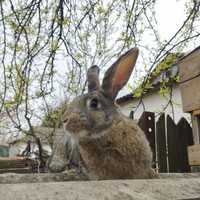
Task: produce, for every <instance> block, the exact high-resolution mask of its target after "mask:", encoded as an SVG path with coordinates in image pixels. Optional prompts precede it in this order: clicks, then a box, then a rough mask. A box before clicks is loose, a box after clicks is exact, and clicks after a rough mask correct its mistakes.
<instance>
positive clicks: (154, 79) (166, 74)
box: [116, 64, 178, 104]
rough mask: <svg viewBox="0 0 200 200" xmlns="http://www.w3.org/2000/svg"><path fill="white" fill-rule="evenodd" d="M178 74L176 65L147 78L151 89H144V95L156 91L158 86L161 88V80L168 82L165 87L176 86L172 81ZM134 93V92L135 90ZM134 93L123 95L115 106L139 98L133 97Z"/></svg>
mask: <svg viewBox="0 0 200 200" xmlns="http://www.w3.org/2000/svg"><path fill="white" fill-rule="evenodd" d="M177 74H178V66H177V65H176V64H173V65H171V66H170V67H169V68H167V69H165V70H162V71H161V72H160V73H159V74H158V75H157V76H155V75H153V73H152V75H151V76H150V78H149V83H150V85H151V86H152V87H150V88H148V89H146V91H145V93H144V95H148V94H151V93H152V92H155V91H158V90H159V88H160V86H161V80H166V81H167V80H170V81H169V83H167V84H166V85H170V84H174V85H176V84H177V81H175V79H172V78H173V77H175V76H176V75H177ZM135 91H136V90H135ZM135 91H133V92H131V93H128V94H127V95H124V96H122V97H120V98H118V99H117V100H116V103H117V104H122V103H125V102H127V101H130V100H133V99H138V98H139V97H135V96H134V93H135Z"/></svg>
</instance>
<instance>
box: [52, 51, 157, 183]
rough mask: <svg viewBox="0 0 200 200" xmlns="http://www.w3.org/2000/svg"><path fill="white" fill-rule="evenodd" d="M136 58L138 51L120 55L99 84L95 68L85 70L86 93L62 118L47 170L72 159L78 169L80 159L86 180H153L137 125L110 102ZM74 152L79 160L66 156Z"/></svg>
mask: <svg viewBox="0 0 200 200" xmlns="http://www.w3.org/2000/svg"><path fill="white" fill-rule="evenodd" d="M137 57H138V49H137V48H132V49H130V50H129V51H128V52H126V53H125V54H124V55H122V56H121V57H120V58H119V59H118V60H117V61H116V62H115V63H114V64H113V65H112V66H111V67H110V68H109V69H108V70H107V72H106V73H105V76H104V79H103V82H102V85H100V82H99V77H98V76H99V68H98V67H97V66H92V67H91V68H89V70H88V73H87V81H88V93H87V94H83V95H81V96H79V97H76V98H75V99H74V100H73V101H72V102H71V103H70V104H69V105H68V107H67V109H66V112H65V114H64V116H63V127H64V131H65V133H64V135H63V137H62V139H61V138H60V143H59V142H57V143H59V145H55V150H54V153H53V155H52V162H51V163H50V166H49V168H50V170H51V171H54V172H55V171H56V172H57V171H62V170H64V168H65V166H66V165H67V163H69V160H71V161H74V160H75V162H74V163H76V164H77V165H79V164H80V161H81V163H82V164H81V165H84V168H85V170H86V171H87V173H88V176H89V178H90V179H128V178H153V177H155V176H156V174H155V173H154V171H153V170H152V168H151V165H152V152H151V148H150V146H149V143H148V141H147V139H146V137H145V135H144V133H143V131H142V130H141V129H140V128H139V126H138V125H137V123H136V122H134V121H133V120H130V119H128V118H127V117H125V116H124V115H122V114H121V113H120V111H119V108H118V106H117V105H116V104H115V98H116V96H117V94H118V92H119V91H120V89H121V88H122V87H123V86H124V85H125V84H126V83H127V81H128V79H129V77H130V75H131V73H132V70H133V68H134V66H135V63H136V60H137ZM64 138H65V139H64ZM66 138H67V139H66ZM69 138H70V139H69ZM68 141H70V144H73V145H71V148H70V150H69V148H66V146H69V145H67V144H68V143H69V142H68ZM59 149H61V150H59ZM77 149H78V150H77ZM77 151H78V152H79V154H77ZM73 152H76V154H77V155H78V156H76V158H72V157H73V156H71V159H69V156H67V154H68V155H69V154H70V155H73ZM60 154H62V155H63V156H61V155H60ZM67 160H68V161H67ZM58 163H60V164H58Z"/></svg>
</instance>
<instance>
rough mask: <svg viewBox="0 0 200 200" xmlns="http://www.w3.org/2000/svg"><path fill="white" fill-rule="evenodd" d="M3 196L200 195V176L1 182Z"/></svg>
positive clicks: (34, 199) (77, 199) (95, 199)
mask: <svg viewBox="0 0 200 200" xmlns="http://www.w3.org/2000/svg"><path fill="white" fill-rule="evenodd" d="M0 197H1V199H3V200H47V199H48V200H66V199H67V200H139V199H140V200H141V199H142V200H143V199H144V200H171V199H176V200H180V199H185V200H186V199H191V200H192V199H200V178H176V179H171V178H167V179H154V180H109V181H76V182H75V181H69V182H48V183H21V184H0Z"/></svg>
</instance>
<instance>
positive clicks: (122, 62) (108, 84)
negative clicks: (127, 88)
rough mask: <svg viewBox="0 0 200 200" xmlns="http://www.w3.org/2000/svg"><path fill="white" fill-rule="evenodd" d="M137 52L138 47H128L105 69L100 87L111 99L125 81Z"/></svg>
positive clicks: (133, 64) (134, 61) (131, 69)
mask: <svg viewBox="0 0 200 200" xmlns="http://www.w3.org/2000/svg"><path fill="white" fill-rule="evenodd" d="M138 53H139V50H138V48H136V47H135V48H132V49H130V50H129V51H127V52H126V53H125V54H123V55H122V56H121V57H120V58H119V59H118V60H117V61H116V62H115V63H114V64H113V65H112V66H111V67H110V68H109V69H108V70H107V71H106V73H105V76H104V79H103V83H102V89H103V91H104V93H105V94H106V95H107V96H109V97H111V98H112V100H114V99H115V97H116V96H117V94H118V92H119V90H120V89H121V88H122V87H123V86H124V85H125V84H126V83H127V81H128V79H129V77H130V75H131V73H132V71H133V68H134V66H135V63H136V60H137V57H138Z"/></svg>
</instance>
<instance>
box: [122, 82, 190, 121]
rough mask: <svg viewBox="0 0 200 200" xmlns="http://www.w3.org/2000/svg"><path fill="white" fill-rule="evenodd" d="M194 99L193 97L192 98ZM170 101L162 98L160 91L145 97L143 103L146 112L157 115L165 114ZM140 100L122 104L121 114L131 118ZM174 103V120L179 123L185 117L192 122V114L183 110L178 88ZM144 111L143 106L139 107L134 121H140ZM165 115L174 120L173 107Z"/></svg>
mask: <svg viewBox="0 0 200 200" xmlns="http://www.w3.org/2000/svg"><path fill="white" fill-rule="evenodd" d="M191 98H192V97H191ZM168 101H169V97H163V96H161V95H160V94H159V93H158V91H155V92H152V93H151V94H149V95H146V96H145V97H143V103H144V106H145V111H150V112H155V113H157V114H159V113H161V112H163V109H164V108H165V107H166V105H167V103H168ZM138 102H139V100H138V99H134V100H131V101H129V102H127V103H124V104H120V110H121V112H122V113H123V114H124V115H126V116H129V115H130V112H131V110H133V111H134V110H135V109H134V108H136V107H137V105H138ZM172 102H173V107H174V120H175V122H176V123H177V122H178V121H179V120H180V118H181V117H185V118H186V119H187V120H188V121H189V122H190V121H191V118H190V114H188V113H184V112H183V110H182V99H181V93H180V89H179V87H178V86H176V87H174V88H173V92H172ZM143 111H144V108H143V106H142V104H140V106H139V107H138V109H137V110H136V111H135V112H134V119H139V118H140V116H141V115H142V113H143ZM165 113H166V114H168V115H170V116H171V117H172V118H173V114H172V113H173V112H172V107H171V106H170V105H169V106H168V107H167V108H166V110H165Z"/></svg>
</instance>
